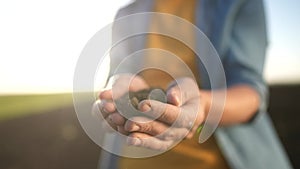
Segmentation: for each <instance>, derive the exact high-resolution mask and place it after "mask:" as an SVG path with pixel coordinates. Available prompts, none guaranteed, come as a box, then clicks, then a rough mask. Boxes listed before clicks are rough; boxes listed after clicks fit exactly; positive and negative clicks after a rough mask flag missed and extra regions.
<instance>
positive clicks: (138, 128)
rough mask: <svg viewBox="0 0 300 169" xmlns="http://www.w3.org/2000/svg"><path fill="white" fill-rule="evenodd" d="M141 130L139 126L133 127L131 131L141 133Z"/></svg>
mask: <svg viewBox="0 0 300 169" xmlns="http://www.w3.org/2000/svg"><path fill="white" fill-rule="evenodd" d="M139 130H140V126H138V125H134V126H132V130H131V131H139Z"/></svg>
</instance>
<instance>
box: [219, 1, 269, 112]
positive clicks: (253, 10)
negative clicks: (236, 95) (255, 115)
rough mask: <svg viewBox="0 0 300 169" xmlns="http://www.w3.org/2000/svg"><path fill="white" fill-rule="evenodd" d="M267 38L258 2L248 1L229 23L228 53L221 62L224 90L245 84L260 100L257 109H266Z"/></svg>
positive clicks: (263, 15) (260, 3)
mask: <svg viewBox="0 0 300 169" xmlns="http://www.w3.org/2000/svg"><path fill="white" fill-rule="evenodd" d="M266 46H267V35H266V25H265V14H264V7H263V3H262V1H261V0H248V1H246V2H245V4H244V5H243V6H241V8H240V9H239V11H238V12H237V15H236V17H235V19H234V21H233V26H232V31H231V32H230V41H229V45H228V50H227V52H226V55H225V57H224V59H223V64H224V65H223V66H224V69H225V74H226V79H227V86H228V87H230V86H233V85H237V84H247V85H249V86H251V87H252V88H254V89H255V90H256V91H257V92H258V93H259V95H260V97H261V106H260V109H265V108H266V98H267V87H266V84H265V82H264V79H263V67H264V61H265V51H266Z"/></svg>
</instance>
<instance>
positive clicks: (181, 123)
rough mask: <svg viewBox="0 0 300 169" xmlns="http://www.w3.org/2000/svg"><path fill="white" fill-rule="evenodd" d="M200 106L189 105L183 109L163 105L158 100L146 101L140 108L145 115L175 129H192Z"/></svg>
mask: <svg viewBox="0 0 300 169" xmlns="http://www.w3.org/2000/svg"><path fill="white" fill-rule="evenodd" d="M197 106H198V105H196V107H195V105H193V104H192V103H188V104H186V105H184V106H183V107H178V106H174V105H172V104H167V103H162V102H159V101H156V100H144V101H142V102H140V104H139V108H140V111H142V112H143V113H144V114H145V115H147V116H150V117H152V118H154V119H156V120H159V121H161V122H163V123H166V124H168V125H174V127H178V128H181V127H184V128H188V129H190V128H191V127H192V126H193V124H194V121H195V119H196V118H197V115H198V112H197V111H196V110H198V109H197V108H198V107H197Z"/></svg>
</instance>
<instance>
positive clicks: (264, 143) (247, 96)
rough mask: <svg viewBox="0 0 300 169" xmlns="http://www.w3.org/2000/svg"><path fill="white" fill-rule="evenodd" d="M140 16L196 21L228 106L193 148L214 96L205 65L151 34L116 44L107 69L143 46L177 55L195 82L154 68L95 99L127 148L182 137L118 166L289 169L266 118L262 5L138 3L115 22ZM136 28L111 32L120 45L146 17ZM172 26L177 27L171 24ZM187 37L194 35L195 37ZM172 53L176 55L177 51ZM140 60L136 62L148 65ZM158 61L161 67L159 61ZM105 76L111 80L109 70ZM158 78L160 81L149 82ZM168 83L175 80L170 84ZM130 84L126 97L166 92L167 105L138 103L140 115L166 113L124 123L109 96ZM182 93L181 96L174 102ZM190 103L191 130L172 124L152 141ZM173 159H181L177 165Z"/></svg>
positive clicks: (215, 0)
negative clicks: (220, 74) (218, 66)
mask: <svg viewBox="0 0 300 169" xmlns="http://www.w3.org/2000/svg"><path fill="white" fill-rule="evenodd" d="M142 12H163V13H168V14H172V15H177V16H179V17H182V18H184V19H186V20H188V21H189V22H192V23H194V24H195V25H196V26H197V27H198V28H199V29H201V30H202V31H203V32H204V33H205V34H206V36H207V37H208V38H209V40H210V41H211V42H212V44H213V45H214V47H215V49H216V50H217V52H218V54H219V57H220V60H221V61H222V65H223V67H224V71H225V75H226V83H227V88H226V89H218V90H225V91H226V100H225V104H224V111H223V115H222V117H221V121H220V124H219V125H220V126H219V127H218V129H217V130H216V132H215V134H214V136H213V137H211V138H210V139H209V140H208V141H207V142H205V143H204V144H199V145H198V144H197V143H195V141H192V140H193V139H192V138H193V137H195V135H197V132H196V130H197V128H198V126H199V125H201V124H202V123H203V122H204V121H205V119H206V118H207V116H208V112H209V110H210V107H211V100H212V92H213V90H215V89H213V88H212V87H211V86H210V84H209V83H208V81H209V80H208V79H209V77H208V74H207V72H206V71H205V69H204V67H203V65H201V64H195V63H197V62H195V60H194V58H195V56H194V55H195V54H194V53H193V52H191V51H190V49H185V47H184V45H182V44H177V43H178V42H174V40H171V39H168V38H167V37H157V36H156V35H145V36H138V37H133V38H131V39H129V40H127V41H125V42H123V44H120V45H119V46H116V47H115V48H114V49H113V51H112V52H111V69H112V70H114V69H115V68H116V66H117V65H118V64H120V62H121V61H122V57H124V56H128V55H130V54H131V53H134V52H136V51H140V50H141V49H143V48H145V47H147V48H161V49H165V50H168V51H171V52H173V53H175V54H176V55H178V56H179V57H180V58H181V59H182V60H183V61H184V62H185V63H186V64H187V65H188V66H189V68H190V69H191V71H192V72H193V75H194V76H195V77H196V79H191V78H190V77H182V76H181V75H176V79H172V77H169V76H168V75H165V74H164V73H163V72H160V71H157V70H152V71H151V70H150V71H144V72H141V73H139V74H133V75H132V74H126V75H124V74H120V75H119V76H117V78H116V79H115V81H114V86H115V87H116V88H118V89H119V90H118V91H121V92H120V93H113V92H114V91H112V90H104V91H101V92H100V95H99V98H100V100H101V101H102V102H101V103H99V104H98V105H97V106H99V107H100V110H101V112H102V115H103V117H104V118H106V119H107V122H108V123H109V124H110V125H111V126H112V127H113V128H114V129H115V130H117V131H118V132H120V133H122V134H124V135H129V136H131V138H132V139H129V140H128V144H130V145H133V146H141V147H146V148H149V149H157V150H166V149H168V148H170V147H171V146H172V143H174V141H175V140H178V138H182V137H185V138H186V139H184V140H183V141H182V143H180V144H179V145H178V146H176V147H175V148H173V149H171V151H168V152H167V153H165V154H163V155H160V156H157V157H151V158H149V159H143V160H139V159H127V158H122V159H121V160H120V163H121V164H120V168H140V167H141V166H143V168H147V167H150V168H153V167H155V166H156V165H158V166H157V167H158V168H166V167H167V166H164V165H163V163H162V162H161V161H168V162H172V164H173V165H172V168H175V167H182V168H233V169H253V168H255V169H263V168H273V169H276V168H278V169H289V168H292V167H291V165H290V163H289V160H288V158H287V156H286V153H285V151H284V150H283V148H282V146H281V144H280V142H279V140H278V138H277V136H276V132H275V131H274V129H273V126H272V123H271V121H270V119H269V117H268V114H267V113H266V106H267V95H268V94H267V87H266V84H265V82H264V80H263V77H262V72H263V65H264V59H265V50H266V46H267V35H266V25H265V15H264V7H263V2H262V0H233V1H226V2H225V1H221V0H201V1H200V0H199V1H198V0H189V1H184V0H172V1H170V0H169V1H168V0H154V1H147V0H136V1H134V2H133V3H132V4H130V5H128V6H126V7H124V8H122V9H120V10H119V12H118V14H117V16H116V19H117V18H121V17H124V16H129V15H131V14H135V13H142ZM148 21H149V20H148ZM134 22H135V23H136V22H138V24H130V23H128V24H127V25H126V27H121V28H120V27H117V26H116V27H115V28H114V32H113V37H114V38H116V39H118V36H119V35H118V34H119V32H120V31H126V30H130V29H134V28H135V26H138V25H147V24H146V23H145V22H147V20H146V19H145V20H140V21H134ZM149 22H151V23H152V24H150V29H155V27H156V26H157V25H160V24H161V23H156V21H155V20H150V21H149ZM163 23H165V22H163ZM165 25H167V24H166V23H165ZM171 26H173V27H175V25H172V24H171ZM168 29H169V28H168ZM189 33H190V32H189V31H188V30H187V31H183V34H189ZM187 36H191V37H193V35H187ZM141 42H145V43H141ZM169 44H172V45H169ZM174 44H175V45H174ZM195 45H201V44H195ZM174 46H175V47H174ZM176 48H177V49H181V50H179V52H178V50H176ZM152 57H153V56H152ZM147 58H151V56H150V57H147ZM157 58H159V57H157ZM161 58H162V56H161ZM146 62H150V61H149V60H147V61H146ZM146 62H142V63H144V64H146ZM157 62H163V60H158V61H157ZM164 63H166V62H164ZM134 64H137V63H131V65H134ZM209 66H213V65H209ZM167 67H172V66H167ZM111 72H112V73H111V75H112V76H113V75H114V74H113V71H111ZM128 73H130V72H128ZM115 77H116V76H115ZM157 77H159V80H153V79H157ZM172 80H176V83H174V81H173V82H172ZM129 81H130V86H129V90H130V91H140V90H143V89H147V88H149V87H151V86H159V87H161V88H163V89H165V90H166V93H167V103H161V102H157V101H149V100H146V101H142V102H141V103H139V109H140V110H141V111H142V112H147V113H150V114H151V115H153V116H154V115H155V114H157V112H158V110H160V109H161V107H166V109H164V111H163V112H160V113H162V114H160V115H159V117H158V119H157V120H154V121H151V122H148V123H146V122H145V117H134V118H135V120H132V119H127V118H125V117H123V116H122V115H121V114H120V113H119V112H118V110H117V109H116V107H115V104H114V102H113V101H112V99H113V95H114V96H115V97H118V96H117V95H120V96H121V95H122V94H124V93H125V89H124V90H122V89H123V88H124V85H122V84H124V83H129ZM199 86H200V87H199ZM182 93H184V96H185V97H180V96H181V95H182ZM191 105H192V106H194V107H197V108H199V109H197V116H193V118H195V119H188V121H190V120H191V121H193V120H194V121H195V123H194V125H193V126H189V124H188V122H186V121H184V120H182V121H179V122H178V124H177V123H176V125H177V128H176V129H177V130H174V131H173V133H172V135H171V134H170V135H168V134H167V135H168V136H166V137H162V138H157V137H153V136H156V135H158V134H161V133H163V132H164V131H166V129H167V128H169V127H170V126H171V125H173V124H174V122H175V120H176V118H177V117H178V116H179V115H180V114H183V116H184V115H186V116H188V115H187V114H188V113H189V111H190V110H191V109H193V108H191V107H189V106H191ZM185 110H186V111H185ZM146 120H147V118H146ZM145 138H147V139H145ZM185 149H186V150H185ZM178 154H181V155H178ZM191 154H192V155H191ZM201 154H202V155H201ZM176 159H181V161H180V160H176ZM191 159H193V160H191ZM184 160H186V161H187V162H188V163H189V165H187V166H186V165H185V166H181V165H180V163H182V162H183V161H184ZM168 165H169V164H168Z"/></svg>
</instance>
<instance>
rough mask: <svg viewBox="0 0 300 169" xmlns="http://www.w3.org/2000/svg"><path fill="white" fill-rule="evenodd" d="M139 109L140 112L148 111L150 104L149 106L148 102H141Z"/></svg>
mask: <svg viewBox="0 0 300 169" xmlns="http://www.w3.org/2000/svg"><path fill="white" fill-rule="evenodd" d="M140 110H141V111H142V112H148V111H150V110H151V106H150V105H149V104H147V103H143V104H142V105H141V107H140Z"/></svg>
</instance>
